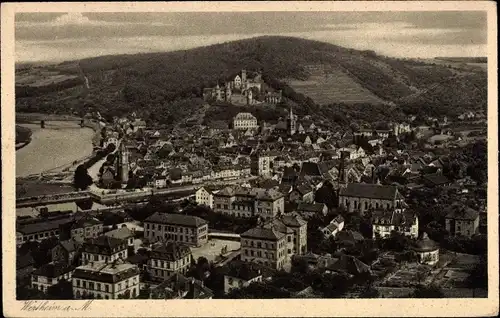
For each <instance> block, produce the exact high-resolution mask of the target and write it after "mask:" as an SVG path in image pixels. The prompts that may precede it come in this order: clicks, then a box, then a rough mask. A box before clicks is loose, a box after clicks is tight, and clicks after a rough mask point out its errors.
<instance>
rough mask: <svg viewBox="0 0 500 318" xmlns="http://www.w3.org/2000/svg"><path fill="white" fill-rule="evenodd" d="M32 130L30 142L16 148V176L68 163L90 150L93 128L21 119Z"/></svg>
mask: <svg viewBox="0 0 500 318" xmlns="http://www.w3.org/2000/svg"><path fill="white" fill-rule="evenodd" d="M19 125H20V126H23V127H26V128H29V129H31V130H32V132H33V134H32V136H31V142H30V143H29V144H28V145H26V146H25V147H23V148H21V149H19V150H17V151H16V177H26V176H29V175H31V174H39V173H41V172H47V171H49V170H52V169H57V168H59V167H63V166H65V165H69V164H71V163H72V162H74V161H75V160H80V159H83V158H85V157H86V156H89V155H91V154H92V151H93V145H92V137H93V136H94V131H93V130H92V129H90V128H81V127H80V125H79V123H78V122H64V121H49V122H46V123H45V128H44V129H42V128H40V123H37V124H35V123H21V124H19Z"/></svg>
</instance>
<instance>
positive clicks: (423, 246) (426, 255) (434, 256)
mask: <svg viewBox="0 0 500 318" xmlns="http://www.w3.org/2000/svg"><path fill="white" fill-rule="evenodd" d="M412 249H413V251H414V252H415V253H416V254H417V257H418V261H419V263H422V264H427V265H435V264H437V263H438V262H439V246H438V245H437V244H436V242H434V241H433V240H431V239H430V238H429V236H428V235H427V233H425V232H424V233H423V234H422V237H421V238H420V239H419V240H418V241H417V242H416V243H415V244H414V245H413V247H412Z"/></svg>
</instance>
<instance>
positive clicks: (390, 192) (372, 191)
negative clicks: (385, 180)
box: [339, 183, 398, 200]
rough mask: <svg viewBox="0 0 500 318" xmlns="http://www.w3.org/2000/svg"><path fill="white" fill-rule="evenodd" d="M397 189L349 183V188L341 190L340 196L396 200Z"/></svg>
mask: <svg viewBox="0 0 500 318" xmlns="http://www.w3.org/2000/svg"><path fill="white" fill-rule="evenodd" d="M397 190H398V189H397V188H396V187H394V186H386V185H378V184H366V183H349V184H348V185H347V187H345V188H342V189H341V190H340V193H339V195H340V196H347V197H357V198H369V199H381V200H394V199H395V197H396V193H397Z"/></svg>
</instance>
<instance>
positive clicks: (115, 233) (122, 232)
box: [104, 227, 134, 240]
mask: <svg viewBox="0 0 500 318" xmlns="http://www.w3.org/2000/svg"><path fill="white" fill-rule="evenodd" d="M104 235H106V236H109V237H113V238H117V239H120V240H126V239H128V238H130V237H134V233H133V232H132V230H130V229H129V228H127V227H121V228H119V229H116V230H112V231H109V232H106V233H104Z"/></svg>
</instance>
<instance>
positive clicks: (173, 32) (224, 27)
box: [15, 11, 487, 64]
mask: <svg viewBox="0 0 500 318" xmlns="http://www.w3.org/2000/svg"><path fill="white" fill-rule="evenodd" d="M486 20H487V19H486V11H484V12H482V11H461V12H458V11H446V12H437V11H424V12H396V11H392V12H389V11H388V12H291V11H290V12H189V13H188V12H184V13H175V12H169V13H165V12H162V13H130V12H126V13H125V12H122V13H96V12H93V13H79V12H72V13H19V14H16V17H15V34H16V43H15V45H16V64H23V63H33V62H35V63H61V62H66V61H77V60H80V59H84V58H92V57H99V56H108V55H121V54H137V53H159V52H172V51H178V50H187V49H192V48H196V47H203V46H208V45H214V44H221V43H225V42H231V41H236V40H242V39H249V38H254V37H258V36H287V37H298V38H302V39H309V40H316V41H321V42H325V43H330V44H334V45H338V46H342V47H345V48H352V49H357V50H372V51H374V52H376V53H377V54H378V55H384V56H391V57H397V58H421V59H429V58H434V57H443V56H444V57H484V56H486V55H487V49H486V46H487V26H486V24H487V21H486ZM221 21H223V22H221Z"/></svg>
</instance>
